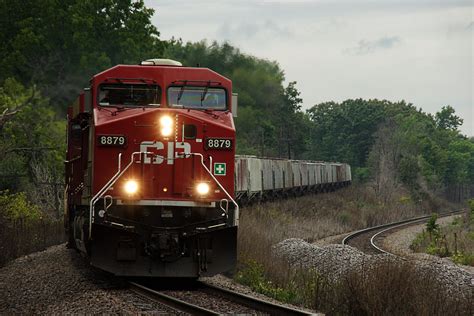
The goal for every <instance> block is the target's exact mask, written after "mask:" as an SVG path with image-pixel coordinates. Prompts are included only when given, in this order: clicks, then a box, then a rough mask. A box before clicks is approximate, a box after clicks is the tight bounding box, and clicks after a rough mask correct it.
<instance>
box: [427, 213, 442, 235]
mask: <svg viewBox="0 0 474 316" xmlns="http://www.w3.org/2000/svg"><path fill="white" fill-rule="evenodd" d="M437 220H438V214H436V213H433V214H432V215H431V217H430V218H429V219H428V222H427V223H426V231H427V232H428V233H429V234H430V235H438V234H439V224H438V223H436V221H437Z"/></svg>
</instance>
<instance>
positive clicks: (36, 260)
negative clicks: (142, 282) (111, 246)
mask: <svg viewBox="0 0 474 316" xmlns="http://www.w3.org/2000/svg"><path fill="white" fill-rule="evenodd" d="M172 312H173V310H170V309H169V308H167V307H165V306H162V305H160V304H157V303H151V302H150V301H149V300H147V299H144V298H142V297H141V296H138V295H136V294H135V293H133V292H131V291H130V290H129V289H128V285H127V283H126V282H125V281H124V280H123V279H120V278H117V277H114V276H111V275H110V274H107V273H104V272H102V271H99V270H97V269H94V268H92V267H90V266H89V265H88V264H87V263H86V261H85V260H84V259H83V258H82V257H81V256H80V255H79V253H77V252H76V251H75V250H72V249H66V246H65V245H64V244H62V245H57V246H53V247H50V248H48V249H46V250H45V251H42V252H38V253H35V254H32V255H28V256H25V257H21V258H18V259H16V260H14V261H12V262H10V263H9V264H8V265H6V266H5V267H2V268H0V315H11V314H27V315H28V314H44V315H50V314H143V313H152V314H169V313H172Z"/></svg>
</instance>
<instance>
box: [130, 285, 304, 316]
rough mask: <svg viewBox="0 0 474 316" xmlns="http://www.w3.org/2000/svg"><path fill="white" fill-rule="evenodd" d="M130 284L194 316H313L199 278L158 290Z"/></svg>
mask: <svg viewBox="0 0 474 316" xmlns="http://www.w3.org/2000/svg"><path fill="white" fill-rule="evenodd" d="M130 287H131V290H132V291H134V292H135V293H137V294H139V295H141V296H144V297H147V298H148V299H151V300H153V301H155V302H158V303H160V304H163V305H166V306H168V307H170V308H172V309H174V310H176V311H177V312H184V313H189V314H192V315H222V314H270V315H313V314H311V313H309V312H306V311H302V310H298V309H294V308H291V307H287V306H283V305H279V304H274V303H270V302H267V301H264V300H260V299H258V298H255V297H252V296H249V295H245V294H242V293H237V292H235V291H231V290H228V289H224V288H221V287H217V286H214V285H210V284H207V283H203V282H200V281H195V282H193V283H192V285H191V286H186V287H185V288H181V289H178V290H175V289H174V290H168V289H162V288H161V289H157V288H156V287H155V286H150V285H149V284H146V285H145V284H140V283H136V282H130ZM213 301H215V302H213Z"/></svg>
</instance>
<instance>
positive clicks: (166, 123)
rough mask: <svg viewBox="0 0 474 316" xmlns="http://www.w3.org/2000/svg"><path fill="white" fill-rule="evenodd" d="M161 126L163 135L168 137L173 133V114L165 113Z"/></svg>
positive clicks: (161, 119)
mask: <svg viewBox="0 0 474 316" xmlns="http://www.w3.org/2000/svg"><path fill="white" fill-rule="evenodd" d="M160 128H161V135H162V136H164V137H168V136H171V134H173V119H172V118H171V116H168V115H163V116H162V117H161V118H160Z"/></svg>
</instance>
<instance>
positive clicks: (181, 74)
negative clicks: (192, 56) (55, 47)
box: [91, 65, 231, 86]
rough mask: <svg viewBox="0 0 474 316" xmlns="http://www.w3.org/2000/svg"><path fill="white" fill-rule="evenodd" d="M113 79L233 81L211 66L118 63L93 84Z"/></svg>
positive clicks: (165, 81) (215, 82) (222, 82)
mask: <svg viewBox="0 0 474 316" xmlns="http://www.w3.org/2000/svg"><path fill="white" fill-rule="evenodd" d="M113 79H116V80H117V79H119V80H120V79H122V80H127V79H129V80H130V79H133V80H138V81H145V82H150V81H152V82H153V81H155V82H156V83H161V84H163V83H166V84H167V85H169V84H170V83H173V82H176V83H177V84H178V83H182V82H184V81H185V80H186V81H188V82H192V83H196V82H202V83H203V84H204V83H206V82H210V83H211V84H213V85H215V84H217V85H218V84H221V85H225V86H229V85H231V81H230V80H229V79H227V78H226V77H224V76H222V75H220V74H218V73H217V72H215V71H213V70H211V69H209V68H201V67H177V66H162V65H159V66H149V65H116V66H114V67H112V68H109V69H107V70H104V71H102V72H100V73H98V74H96V75H94V76H93V77H92V79H91V84H98V83H101V82H104V81H108V80H113Z"/></svg>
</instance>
